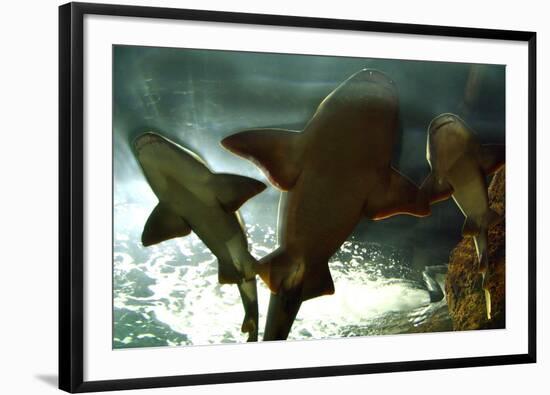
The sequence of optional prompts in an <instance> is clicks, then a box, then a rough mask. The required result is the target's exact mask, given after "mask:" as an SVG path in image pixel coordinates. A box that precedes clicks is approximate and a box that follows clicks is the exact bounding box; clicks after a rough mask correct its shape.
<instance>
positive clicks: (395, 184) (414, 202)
mask: <svg viewBox="0 0 550 395" xmlns="http://www.w3.org/2000/svg"><path fill="white" fill-rule="evenodd" d="M371 195H372V196H369V197H368V199H367V200H368V201H367V206H366V213H365V214H366V215H367V217H369V218H371V219H373V220H381V219H385V218H389V217H393V216H394V215H399V214H407V215H413V216H416V217H426V216H428V215H430V213H431V211H430V206H429V203H428V201H427V200H426V199H424V200H423V199H422V195H421V194H420V190H419V189H418V187H417V186H416V185H415V184H414V183H413V182H412V181H411V180H410V179H409V178H407V177H406V176H405V175H403V174H401V173H400V172H399V171H397V170H396V169H394V168H392V169H390V172H389V182H388V183H387V185H385V186H380V187H379V188H377V189H376V190H375V191H374V192H373V193H372V194H371Z"/></svg>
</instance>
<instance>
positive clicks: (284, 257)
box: [257, 248, 334, 301]
mask: <svg viewBox="0 0 550 395" xmlns="http://www.w3.org/2000/svg"><path fill="white" fill-rule="evenodd" d="M257 272H258V275H259V276H260V278H261V279H262V280H263V281H264V282H265V283H266V285H267V286H268V287H269V289H270V291H271V292H272V293H274V294H279V293H280V292H283V293H284V292H286V291H288V290H292V292H293V293H296V292H298V293H299V295H300V298H301V300H302V301H304V300H308V299H312V298H315V297H318V296H322V295H332V294H333V293H334V282H333V281H332V276H331V275H330V270H329V267H328V262H326V263H324V264H320V265H315V267H314V269H313V270H312V269H311V268H309V267H307V266H306V264H305V262H302V261H299V260H296V259H294V258H293V257H291V256H290V255H289V254H287V253H286V252H285V251H284V250H282V249H281V248H279V249H278V250H275V251H274V252H272V253H271V254H269V255H268V256H266V257H264V258H263V259H261V260H260V262H259V263H258V265H257Z"/></svg>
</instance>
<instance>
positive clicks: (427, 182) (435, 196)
mask: <svg viewBox="0 0 550 395" xmlns="http://www.w3.org/2000/svg"><path fill="white" fill-rule="evenodd" d="M420 194H421V195H422V197H423V198H424V199H428V201H429V202H430V204H434V203H438V202H442V201H444V200H447V199H448V198H450V197H451V195H452V194H453V187H452V186H451V185H450V184H449V183H447V182H444V181H438V180H436V178H435V175H434V173H430V174H429V175H428V176H427V177H426V178H425V179H424V181H423V182H422V185H421V186H420Z"/></svg>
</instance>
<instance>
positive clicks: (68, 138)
mask: <svg viewBox="0 0 550 395" xmlns="http://www.w3.org/2000/svg"><path fill="white" fill-rule="evenodd" d="M87 14H95V15H111V16H120V17H146V18H159V19H172V20H189V21H206V22H230V23H240V24H257V25H258V24H259V25H271V26H283V27H285V26H286V27H307V28H323V29H335V30H355V31H365V32H384V33H401V34H414V35H426V36H448V37H462V38H471V39H492V40H510V41H520V42H527V43H528V70H529V76H528V100H529V103H528V108H529V110H528V153H529V158H528V181H529V190H528V196H529V198H528V203H529V207H528V229H529V243H528V246H526V247H527V248H528V257H529V258H528V259H529V261H528V262H527V264H528V287H529V289H528V301H529V311H528V352H527V353H526V354H516V355H499V356H483V357H471V358H452V359H437V360H419V361H410V362H391V363H375V364H357V365H346V366H324V367H304V368H293V369H280V370H261V371H241V372H228V373H215V374H193V375H182V376H166V377H143V378H133V379H120V380H107V381H84V376H83V371H84V350H83V349H84V347H83V316H84V314H83V313H84V311H83V309H84V295H83V287H84V284H85V282H84V280H85V279H84V271H83V256H84V248H83V247H84V245H83V234H84V231H85V223H84V218H83V210H84V191H83V185H84V178H83V177H84V167H83V154H84V135H83V121H84V119H83V94H84V86H83V50H84V31H83V19H84V16H85V15H87ZM535 164H536V33H535V32H525V31H509V30H490V29H477V28H461V27H448V26H428V25H414V24H401V23H383V22H367V21H357V20H339V19H325V18H309V17H294V16H283V15H265V14H262V15H260V14H249V13H234V12H217V11H204V10H187V9H172V8H157V7H141V6H121V5H108V4H89V3H69V4H65V5H62V6H60V8H59V388H60V389H62V390H65V391H68V392H71V393H73V392H90V391H107V390H123V389H139V388H155V387H170V386H186V385H199V384H216V383H234V382H245V381H262V380H280V379H295V378H310V377H320V376H344V375H355V374H366V373H382V372H401V371H416V370H428V369H449V368H461V367H475V366H490V365H508V364H521V363H534V362H535V361H536V289H535V287H536V165H535Z"/></svg>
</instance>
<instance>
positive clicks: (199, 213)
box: [134, 132, 265, 341]
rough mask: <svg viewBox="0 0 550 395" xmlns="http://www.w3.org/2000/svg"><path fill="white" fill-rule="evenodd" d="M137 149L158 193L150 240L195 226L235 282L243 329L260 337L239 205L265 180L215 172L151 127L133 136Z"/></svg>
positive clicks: (145, 240) (147, 232)
mask: <svg viewBox="0 0 550 395" xmlns="http://www.w3.org/2000/svg"><path fill="white" fill-rule="evenodd" d="M134 152H135V155H136V158H137V159H138V162H139V164H140V165H141V168H142V170H143V173H144V175H145V178H146V179H147V181H148V183H149V185H150V187H151V189H152V190H153V192H154V193H155V195H156V196H157V198H158V199H159V203H158V205H157V206H156V207H155V209H154V210H153V212H152V213H151V215H150V216H149V218H148V220H147V222H146V224H145V227H144V229H143V233H142V244H143V245H144V246H150V245H153V244H157V243H160V242H162V241H165V240H168V239H172V238H174V237H182V236H186V235H188V234H189V233H190V232H191V231H194V232H195V234H196V235H197V236H198V237H199V238H200V239H201V240H202V241H203V242H204V244H206V246H207V247H208V248H209V249H210V251H211V252H212V253H213V254H214V255H215V256H216V257H217V258H218V279H219V282H220V283H221V284H237V286H238V288H239V292H240V294H241V299H242V302H243V306H244V310H245V318H244V321H243V324H242V328H241V329H242V331H243V332H248V334H249V337H248V341H256V340H257V337H258V299H257V291H256V279H255V275H256V272H255V265H256V260H255V259H254V257H252V255H250V253H249V251H248V242H247V239H246V236H245V233H244V230H243V225H242V223H241V219H240V216H239V214H238V212H237V210H238V208H239V207H240V206H241V205H242V204H243V203H244V202H245V201H247V200H248V199H249V198H251V197H252V196H254V195H256V194H258V193H259V192H261V191H263V190H264V189H265V184H263V183H262V182H260V181H256V180H254V179H251V178H248V177H243V176H239V175H233V174H223V173H213V172H212V171H211V170H210V169H209V168H208V166H207V165H206V163H205V162H204V161H203V160H202V159H201V158H200V157H199V156H198V155H196V154H195V153H193V152H191V151H190V150H188V149H186V148H184V147H182V146H180V145H178V144H176V143H175V142H173V141H171V140H169V139H167V138H165V137H163V136H161V135H159V134H156V133H153V132H147V133H144V134H142V135H140V136H139V137H137V138H136V140H135V141H134Z"/></svg>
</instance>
